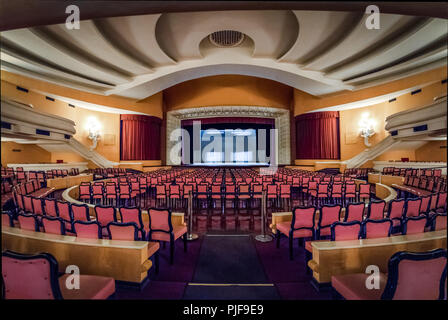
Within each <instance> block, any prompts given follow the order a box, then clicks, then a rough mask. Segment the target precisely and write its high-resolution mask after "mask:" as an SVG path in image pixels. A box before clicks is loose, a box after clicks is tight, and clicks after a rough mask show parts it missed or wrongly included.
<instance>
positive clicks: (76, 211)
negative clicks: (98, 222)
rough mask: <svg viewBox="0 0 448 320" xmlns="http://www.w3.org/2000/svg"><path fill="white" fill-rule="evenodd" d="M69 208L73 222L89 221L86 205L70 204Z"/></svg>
mask: <svg viewBox="0 0 448 320" xmlns="http://www.w3.org/2000/svg"><path fill="white" fill-rule="evenodd" d="M70 207H71V210H72V217H73V220H80V221H90V215H89V207H88V206H87V205H85V204H76V203H72V204H71V205H70Z"/></svg>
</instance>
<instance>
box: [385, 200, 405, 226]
mask: <svg viewBox="0 0 448 320" xmlns="http://www.w3.org/2000/svg"><path fill="white" fill-rule="evenodd" d="M405 205H406V201H405V200H404V199H399V200H392V201H391V202H390V203H389V210H388V212H387V217H388V218H389V219H392V223H393V225H394V227H395V226H399V225H401V220H402V218H403V213H404V208H405Z"/></svg>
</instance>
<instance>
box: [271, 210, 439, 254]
mask: <svg viewBox="0 0 448 320" xmlns="http://www.w3.org/2000/svg"><path fill="white" fill-rule="evenodd" d="M362 205H364V204H362ZM384 207H385V203H384V202H372V203H370V204H369V208H368V213H367V215H366V216H365V217H363V216H361V215H362V214H363V212H364V208H362V209H363V210H362V211H361V210H359V211H358V214H359V216H358V217H356V216H354V215H353V213H354V211H351V209H350V208H348V210H347V211H348V212H347V218H346V219H344V221H340V217H339V213H340V207H338V206H329V207H325V206H324V207H323V209H324V208H325V209H324V210H323V211H322V210H321V211H320V216H319V220H317V221H318V222H317V225H316V208H315V207H296V208H294V210H293V215H292V221H291V222H281V223H278V224H277V225H276V229H277V233H276V237H277V247H279V245H280V236H281V234H284V235H285V236H287V237H288V238H289V252H290V259H291V260H292V259H293V251H292V250H293V239H301V238H311V239H312V240H311V241H314V240H318V239H322V237H327V236H330V237H331V240H332V241H342V240H356V239H359V238H363V237H364V238H366V237H387V236H390V234H391V232H392V231H393V229H392V228H393V220H392V218H391V215H392V210H395V209H391V210H390V211H389V212H388V215H387V216H386V218H384ZM352 208H355V207H354V206H353V207H352ZM444 210H445V212H444V213H440V212H429V213H428V214H417V216H404V217H403V215H402V216H401V219H402V220H401V228H400V229H401V233H402V234H411V233H421V232H424V231H425V228H426V227H428V226H430V228H431V230H440V229H446V207H445V208H444ZM406 214H408V213H406ZM409 214H410V213H409ZM356 218H357V219H356ZM369 224H371V231H369V228H368V227H367V225H369ZM307 249H308V251H310V250H311V247H310V246H308V247H307Z"/></svg>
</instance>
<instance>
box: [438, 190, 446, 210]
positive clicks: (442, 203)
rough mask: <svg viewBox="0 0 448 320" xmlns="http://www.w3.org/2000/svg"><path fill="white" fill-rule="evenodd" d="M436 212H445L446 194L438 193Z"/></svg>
mask: <svg viewBox="0 0 448 320" xmlns="http://www.w3.org/2000/svg"><path fill="white" fill-rule="evenodd" d="M436 211H437V212H446V192H440V193H439V197H438V198H437V205H436Z"/></svg>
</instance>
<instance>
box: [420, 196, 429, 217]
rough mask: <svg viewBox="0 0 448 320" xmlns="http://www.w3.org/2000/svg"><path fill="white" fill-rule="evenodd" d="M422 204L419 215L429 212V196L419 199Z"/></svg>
mask: <svg viewBox="0 0 448 320" xmlns="http://www.w3.org/2000/svg"><path fill="white" fill-rule="evenodd" d="M421 199H422V202H421V203H420V210H419V211H420V213H427V212H428V211H429V202H430V201H431V196H424V197H421Z"/></svg>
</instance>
